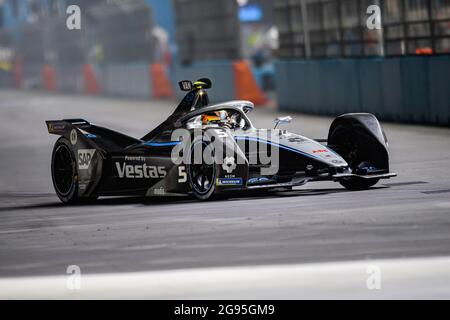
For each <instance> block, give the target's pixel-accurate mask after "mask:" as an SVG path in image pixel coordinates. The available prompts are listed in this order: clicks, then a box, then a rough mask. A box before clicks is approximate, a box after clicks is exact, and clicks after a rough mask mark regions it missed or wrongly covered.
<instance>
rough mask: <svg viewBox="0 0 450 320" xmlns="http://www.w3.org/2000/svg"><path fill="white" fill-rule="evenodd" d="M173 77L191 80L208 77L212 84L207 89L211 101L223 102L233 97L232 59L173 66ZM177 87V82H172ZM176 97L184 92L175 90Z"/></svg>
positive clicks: (181, 95) (180, 96)
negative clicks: (209, 88)
mask: <svg viewBox="0 0 450 320" xmlns="http://www.w3.org/2000/svg"><path fill="white" fill-rule="evenodd" d="M174 73H175V79H177V80H192V81H195V80H197V79H200V78H210V79H211V81H212V83H213V86H212V88H211V90H208V94H209V97H210V99H211V102H223V101H228V100H232V99H234V97H235V89H234V75H233V62H232V61H221V60H218V61H208V62H202V63H193V64H192V65H189V66H180V65H177V66H175V70H174ZM174 86H175V88H178V84H174ZM176 92H177V96H178V98H182V97H183V96H184V93H183V92H182V91H180V90H178V89H177V90H176Z"/></svg>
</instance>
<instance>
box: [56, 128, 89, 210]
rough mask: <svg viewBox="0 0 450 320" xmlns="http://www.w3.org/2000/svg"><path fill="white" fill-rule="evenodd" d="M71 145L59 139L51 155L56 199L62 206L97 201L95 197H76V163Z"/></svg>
mask: <svg viewBox="0 0 450 320" xmlns="http://www.w3.org/2000/svg"><path fill="white" fill-rule="evenodd" d="M75 159H76V158H75V154H74V151H73V148H72V145H71V143H70V142H69V141H68V140H67V139H66V138H63V137H61V138H59V139H58V140H57V141H56V143H55V146H54V147H53V153H52V164H51V171H52V181H53V187H54V188H55V191H56V194H57V196H58V198H59V199H60V200H61V201H62V202H63V203H64V204H86V203H91V202H94V201H95V200H97V196H92V197H87V198H84V197H79V196H78V172H77V162H76V160H75Z"/></svg>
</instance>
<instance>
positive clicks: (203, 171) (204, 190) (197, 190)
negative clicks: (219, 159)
mask: <svg viewBox="0 0 450 320" xmlns="http://www.w3.org/2000/svg"><path fill="white" fill-rule="evenodd" d="M199 144H201V145H202V148H201V150H202V154H203V151H204V150H205V148H207V147H208V146H209V144H208V142H206V141H203V140H202V139H201V138H200V139H195V140H194V141H193V143H192V145H191V148H190V150H189V154H188V159H189V162H188V165H187V172H188V181H189V186H190V188H191V191H192V194H193V195H194V196H195V197H196V198H197V199H199V200H210V199H211V198H212V197H213V196H214V195H215V193H216V176H217V172H218V167H217V164H216V162H215V161H214V162H213V163H211V164H208V163H207V162H206V161H205V160H204V159H203V156H202V159H201V160H202V161H201V163H195V162H196V161H194V159H195V154H196V152H195V151H194V150H195V148H196V147H197V145H199ZM197 154H198V153H197Z"/></svg>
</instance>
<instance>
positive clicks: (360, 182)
mask: <svg viewBox="0 0 450 320" xmlns="http://www.w3.org/2000/svg"><path fill="white" fill-rule="evenodd" d="M378 181H380V179H364V178H358V177H351V178H348V179H342V180H340V181H339V183H340V184H341V185H342V186H344V187H345V188H346V189H347V190H351V191H360V190H367V189H369V188H370V187H373V186H374V185H376V184H377V183H378Z"/></svg>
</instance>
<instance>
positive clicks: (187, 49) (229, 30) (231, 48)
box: [173, 0, 241, 64]
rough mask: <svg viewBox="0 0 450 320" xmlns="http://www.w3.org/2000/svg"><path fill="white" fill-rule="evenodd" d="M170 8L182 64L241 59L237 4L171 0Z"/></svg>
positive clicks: (219, 1)
mask: <svg viewBox="0 0 450 320" xmlns="http://www.w3.org/2000/svg"><path fill="white" fill-rule="evenodd" d="M173 4H174V5H173V7H174V9H175V16H176V37H177V44H178V48H179V52H180V60H181V62H182V63H185V64H187V63H191V62H193V61H198V60H202V59H238V58H240V56H241V49H240V25H239V21H238V14H237V12H238V5H237V2H236V1H230V0H173Z"/></svg>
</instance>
